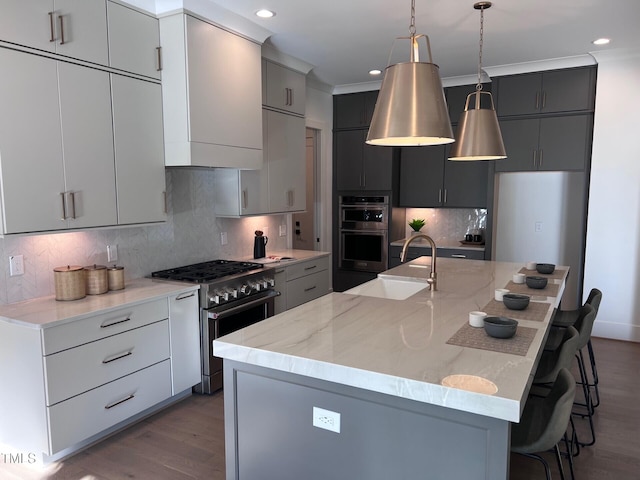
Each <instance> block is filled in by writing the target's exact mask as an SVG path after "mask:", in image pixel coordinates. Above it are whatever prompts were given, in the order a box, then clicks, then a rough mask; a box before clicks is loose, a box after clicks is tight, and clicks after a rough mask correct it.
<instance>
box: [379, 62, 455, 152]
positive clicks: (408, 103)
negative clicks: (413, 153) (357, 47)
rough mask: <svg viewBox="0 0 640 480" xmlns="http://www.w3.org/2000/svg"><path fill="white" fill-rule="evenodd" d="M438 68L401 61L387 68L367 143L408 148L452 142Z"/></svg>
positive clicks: (423, 63)
mask: <svg viewBox="0 0 640 480" xmlns="http://www.w3.org/2000/svg"><path fill="white" fill-rule="evenodd" d="M438 70H439V69H438V66H437V65H434V64H433V63H425V62H404V63H397V64H395V65H391V66H389V67H387V69H386V71H385V75H384V79H383V80H382V87H381V88H380V93H379V94H378V101H377V102H376V107H375V110H374V111H373V118H372V120H371V126H370V127H369V134H368V135H367V143H369V144H372V145H389V146H407V145H437V144H443V143H451V142H453V139H454V137H453V130H452V129H451V121H450V119H449V110H448V108H447V104H446V102H445V99H444V91H443V89H442V82H441V80H440V74H439V71H438Z"/></svg>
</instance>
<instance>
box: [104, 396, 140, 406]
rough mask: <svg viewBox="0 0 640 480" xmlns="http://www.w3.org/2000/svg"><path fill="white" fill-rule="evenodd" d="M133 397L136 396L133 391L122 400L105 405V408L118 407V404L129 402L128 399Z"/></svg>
mask: <svg viewBox="0 0 640 480" xmlns="http://www.w3.org/2000/svg"><path fill="white" fill-rule="evenodd" d="M133 397H135V395H134V394H133V393H132V394H131V395H129V396H128V397H126V398H123V399H122V400H118V401H117V402H114V403H110V404H109V405H105V406H104V408H105V410H109V409H110V408H113V407H116V406H118V405H120V404H121V403H124V402H127V401H129V400H131V399H132V398H133Z"/></svg>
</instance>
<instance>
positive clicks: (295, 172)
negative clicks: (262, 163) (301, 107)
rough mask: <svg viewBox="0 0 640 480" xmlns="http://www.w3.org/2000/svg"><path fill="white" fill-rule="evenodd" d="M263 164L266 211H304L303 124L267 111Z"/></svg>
mask: <svg viewBox="0 0 640 480" xmlns="http://www.w3.org/2000/svg"><path fill="white" fill-rule="evenodd" d="M266 113H267V117H266V118H267V130H266V132H267V134H266V137H265V138H266V148H265V150H266V157H265V160H266V163H267V168H268V171H269V210H270V211H271V212H293V211H301V210H304V209H305V207H306V194H305V192H306V178H305V176H306V160H305V133H304V132H305V130H304V129H305V120H304V118H301V117H295V116H293V115H286V114H283V113H278V112H273V111H269V110H267V111H266Z"/></svg>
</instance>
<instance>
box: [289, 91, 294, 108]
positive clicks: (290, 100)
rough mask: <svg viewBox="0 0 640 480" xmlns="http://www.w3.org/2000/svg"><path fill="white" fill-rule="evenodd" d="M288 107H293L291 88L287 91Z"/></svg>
mask: <svg viewBox="0 0 640 480" xmlns="http://www.w3.org/2000/svg"><path fill="white" fill-rule="evenodd" d="M289 106H290V107H292V106H293V88H290V89H289Z"/></svg>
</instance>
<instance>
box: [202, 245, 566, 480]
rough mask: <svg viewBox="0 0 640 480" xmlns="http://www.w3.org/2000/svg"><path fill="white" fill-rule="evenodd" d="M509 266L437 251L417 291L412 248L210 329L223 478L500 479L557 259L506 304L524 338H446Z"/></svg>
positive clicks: (503, 280) (505, 473) (507, 276)
mask: <svg viewBox="0 0 640 480" xmlns="http://www.w3.org/2000/svg"><path fill="white" fill-rule="evenodd" d="M522 267H523V265H522V264H519V263H505V262H488V261H479V260H458V259H449V258H442V259H439V260H438V285H437V290H436V291H430V290H429V289H428V288H426V287H427V283H426V278H427V277H428V276H429V272H430V268H429V258H427V257H420V258H418V259H416V260H413V261H411V262H408V263H405V264H402V265H400V266H398V267H395V268H392V269H391V270H388V271H386V272H384V273H382V274H379V275H378V277H379V278H378V279H376V280H374V281H372V282H368V284H364V285H361V286H359V287H356V288H354V289H352V290H350V291H347V292H342V293H335V292H334V293H330V294H328V295H325V296H323V297H320V298H317V299H315V300H313V301H311V302H307V303H305V304H303V305H300V306H298V307H296V308H293V309H291V310H287V311H286V312H283V313H281V314H279V315H276V316H274V317H271V318H268V319H266V320H264V321H262V322H259V323H257V324H255V325H251V326H250V327H247V328H244V329H242V330H238V331H236V332H233V333H231V334H229V335H225V336H223V337H221V338H219V339H217V340H214V342H213V345H214V353H215V355H217V356H220V357H222V358H223V359H224V365H225V366H224V382H225V383H224V389H225V392H224V402H225V405H224V407H225V447H226V469H227V480H272V479H273V480H289V479H291V480H300V479H304V480H321V479H322V480H327V479H330V480H342V479H344V480H353V479H358V480H359V479H366V480H383V479H384V480H389V479H393V480H396V479H407V480H415V479H429V480H432V479H443V480H444V479H446V480H458V479H464V480H473V479H485V480H507V479H508V478H509V452H510V448H509V447H510V431H511V423H512V422H518V421H519V420H520V416H521V415H522V411H523V410H524V405H525V401H526V398H527V395H528V393H529V389H530V387H531V381H532V378H533V375H534V374H535V370H536V366H537V364H538V361H539V358H540V355H541V353H542V351H543V345H544V343H545V341H546V338H547V335H548V328H549V324H550V322H551V321H552V318H553V312H554V309H555V308H556V307H557V306H558V304H559V302H560V299H561V297H562V293H563V291H564V287H565V282H566V277H567V275H568V273H569V271H568V268H567V267H558V270H559V272H558V275H556V276H555V277H554V278H549V287H548V288H545V289H543V290H536V291H532V292H530V294H531V302H530V304H531V305H532V307H531V308H529V309H528V310H523V311H519V312H516V311H513V314H512V315H510V316H512V317H513V318H515V319H517V320H518V322H519V325H518V328H522V332H521V333H522V336H520V337H519V335H520V334H519V333H516V336H515V337H514V338H513V339H509V340H513V341H515V342H516V343H519V342H520V340H522V339H523V338H524V337H526V339H527V343H526V346H525V347H524V350H520V351H519V353H517V354H516V353H514V352H513V350H512V349H511V348H507V345H506V344H505V345H502V344H500V346H499V347H497V348H494V347H492V348H489V349H487V348H483V347H484V346H486V342H485V343H483V345H482V346H477V347H473V348H472V346H464V343H463V344H462V345H460V344H457V343H456V342H449V340H450V339H451V338H452V337H453V336H454V335H456V334H457V333H458V332H459V331H460V330H461V329H464V330H467V329H468V328H472V327H469V325H468V319H469V312H471V311H475V310H482V309H483V308H485V307H489V303H490V302H493V297H494V291H495V289H496V288H503V287H505V285H507V284H509V282H510V281H511V280H512V277H513V274H514V273H517V272H518V271H519V270H520V269H521V268H522ZM389 282H396V283H395V284H393V285H396V287H398V288H395V287H393V286H392V283H389ZM402 282H405V283H402ZM419 282H422V285H416V283H419ZM386 287H389V288H390V289H388V290H386V293H385V288H386ZM394 288H395V290H394ZM398 289H399V290H398ZM400 294H403V295H400ZM533 305H535V308H533ZM534 310H535V315H533V313H534ZM473 330H474V332H477V333H483V332H480V331H479V330H475V329H473ZM525 332H526V335H525ZM475 337H476V335H474V338H475ZM518 339H520V340H518ZM454 378H455V379H464V380H465V381H468V382H469V383H465V384H464V385H461V384H460V383H457V384H456V383H455V382H453V383H451V379H454ZM456 385H457V386H458V387H459V388H456ZM486 386H490V387H491V388H485V387H486Z"/></svg>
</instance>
